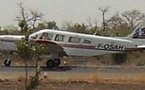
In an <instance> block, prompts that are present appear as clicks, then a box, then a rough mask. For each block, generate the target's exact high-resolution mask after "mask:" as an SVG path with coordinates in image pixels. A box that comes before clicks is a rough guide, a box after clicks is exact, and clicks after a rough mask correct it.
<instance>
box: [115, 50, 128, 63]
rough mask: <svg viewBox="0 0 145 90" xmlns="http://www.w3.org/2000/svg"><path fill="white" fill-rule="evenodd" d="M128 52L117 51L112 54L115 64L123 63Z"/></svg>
mask: <svg viewBox="0 0 145 90" xmlns="http://www.w3.org/2000/svg"><path fill="white" fill-rule="evenodd" d="M127 57H128V54H127V53H116V54H113V55H112V60H113V64H117V65H121V64H123V63H124V62H125V61H126V60H127Z"/></svg>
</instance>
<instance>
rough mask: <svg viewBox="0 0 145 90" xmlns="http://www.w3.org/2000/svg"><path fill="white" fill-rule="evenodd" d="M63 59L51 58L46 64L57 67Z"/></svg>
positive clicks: (49, 66)
mask: <svg viewBox="0 0 145 90" xmlns="http://www.w3.org/2000/svg"><path fill="white" fill-rule="evenodd" d="M60 63H61V61H60V59H59V58H58V59H53V60H52V59H49V60H48V61H47V62H46V66H47V67H48V68H55V67H58V66H59V65H60Z"/></svg>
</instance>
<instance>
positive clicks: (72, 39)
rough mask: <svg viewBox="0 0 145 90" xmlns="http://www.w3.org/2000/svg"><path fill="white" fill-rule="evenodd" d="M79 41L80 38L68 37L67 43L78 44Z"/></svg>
mask: <svg viewBox="0 0 145 90" xmlns="http://www.w3.org/2000/svg"><path fill="white" fill-rule="evenodd" d="M80 40H81V38H77V37H70V38H69V40H68V42H72V43H79V42H80Z"/></svg>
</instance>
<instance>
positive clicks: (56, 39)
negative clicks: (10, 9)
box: [0, 19, 145, 68]
mask: <svg viewBox="0 0 145 90" xmlns="http://www.w3.org/2000/svg"><path fill="white" fill-rule="evenodd" d="M22 38H25V36H17V35H1V36H0V50H8V51H12V52H13V51H17V48H16V44H15V41H16V40H21V39H22ZM29 40H34V41H36V42H38V43H45V44H47V45H49V46H50V48H51V53H50V58H49V59H48V60H47V61H46V66H47V67H49V68H52V67H58V66H59V65H60V63H61V60H60V57H62V56H96V55H103V54H113V53H125V52H133V51H142V50H144V49H145V19H144V20H143V21H142V22H141V23H140V24H139V25H138V26H137V27H136V28H135V29H134V30H133V32H132V33H131V34H130V35H128V36H126V37H103V36H96V35H88V34H80V33H73V32H67V31H61V30H51V29H43V30H40V31H37V32H35V33H33V34H30V35H29ZM4 64H5V66H10V65H11V59H10V57H8V58H7V59H5V60H4Z"/></svg>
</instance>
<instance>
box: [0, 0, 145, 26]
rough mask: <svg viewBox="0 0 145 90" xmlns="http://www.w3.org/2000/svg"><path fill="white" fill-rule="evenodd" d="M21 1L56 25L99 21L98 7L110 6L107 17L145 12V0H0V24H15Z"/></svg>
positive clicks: (26, 6) (27, 9)
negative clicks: (123, 13) (130, 11)
mask: <svg viewBox="0 0 145 90" xmlns="http://www.w3.org/2000/svg"><path fill="white" fill-rule="evenodd" d="M20 2H22V3H23V6H24V7H25V8H26V11H27V12H28V11H29V10H30V9H32V10H36V11H38V12H41V13H43V15H44V17H43V19H44V20H46V21H56V23H57V24H58V26H59V27H60V26H63V24H64V23H65V22H70V23H88V22H92V23H94V22H100V20H101V12H100V11H99V10H98V8H104V7H110V8H109V11H108V13H107V14H106V15H107V17H111V16H113V15H114V14H115V13H117V12H118V13H122V12H124V11H128V10H134V9H136V10H139V11H141V12H142V13H145V5H144V3H145V0H0V26H7V25H15V26H17V21H16V17H17V16H19V15H20V14H19V12H20V11H19V7H18V5H17V3H20Z"/></svg>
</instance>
